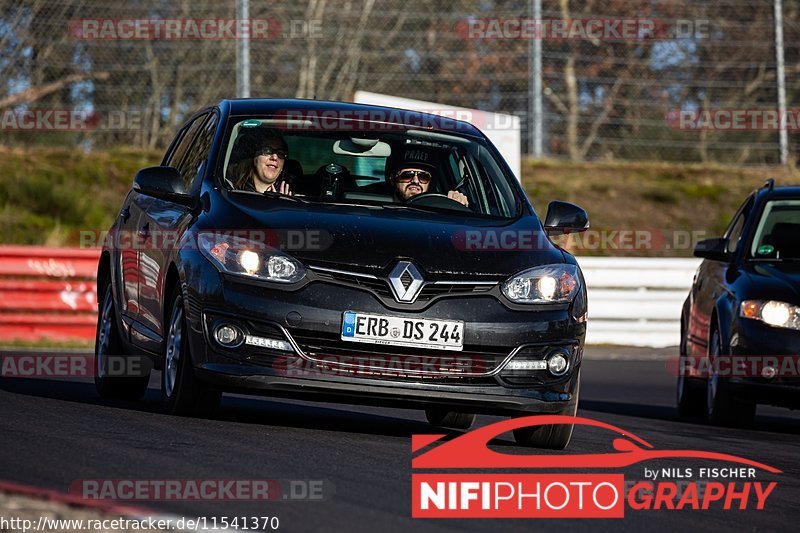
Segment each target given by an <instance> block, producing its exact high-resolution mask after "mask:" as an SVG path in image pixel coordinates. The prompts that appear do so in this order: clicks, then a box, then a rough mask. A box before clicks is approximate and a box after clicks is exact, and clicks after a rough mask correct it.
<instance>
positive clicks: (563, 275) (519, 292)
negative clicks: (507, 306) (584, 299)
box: [501, 264, 581, 304]
mask: <svg viewBox="0 0 800 533" xmlns="http://www.w3.org/2000/svg"><path fill="white" fill-rule="evenodd" d="M580 286H581V284H580V278H579V277H578V267H576V266H575V265H566V264H565V265H546V266H541V267H536V268H531V269H530V270H526V271H524V272H520V273H519V274H517V275H516V276H514V277H513V278H511V279H509V280H507V281H506V282H505V283H503V285H502V286H501V290H502V291H503V294H504V295H505V296H506V298H508V299H509V300H511V301H512V302H516V303H521V304H538V303H568V302H571V301H572V299H573V298H575V295H576V294H578V291H579V290H580Z"/></svg>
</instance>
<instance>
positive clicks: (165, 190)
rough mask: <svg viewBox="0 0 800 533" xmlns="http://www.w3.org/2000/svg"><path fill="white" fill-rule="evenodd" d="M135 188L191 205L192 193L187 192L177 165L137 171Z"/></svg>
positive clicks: (134, 181) (143, 192)
mask: <svg viewBox="0 0 800 533" xmlns="http://www.w3.org/2000/svg"><path fill="white" fill-rule="evenodd" d="M133 190H134V191H136V192H139V193H141V194H146V195H148V196H153V197H155V198H161V199H163V200H170V201H172V202H176V203H179V204H183V205H191V204H192V202H193V198H192V195H191V194H189V193H187V192H186V189H185V187H184V185H183V179H182V178H181V173H180V172H178V169H177V168H175V167H147V168H143V169H141V170H140V171H139V172H137V173H136V177H135V178H134V180H133Z"/></svg>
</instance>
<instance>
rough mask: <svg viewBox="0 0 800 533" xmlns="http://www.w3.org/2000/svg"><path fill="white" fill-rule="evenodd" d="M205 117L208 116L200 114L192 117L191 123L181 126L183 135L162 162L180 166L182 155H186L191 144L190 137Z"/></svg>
mask: <svg viewBox="0 0 800 533" xmlns="http://www.w3.org/2000/svg"><path fill="white" fill-rule="evenodd" d="M206 117H208V115H200V116H199V117H197V118H196V119H194V120H193V121H192V122H191V124H188V125H187V126H186V127H184V128H183V130H182V131H183V136H182V137H181V139H180V141H178V144H177V145H176V146H175V147H174V148H173V149H172V153H171V154H169V156H167V160H166V161H165V162H164V164H165V165H167V166H169V167H180V164H181V161H182V160H183V156H184V155H186V152H187V151H188V150H189V147H190V146H191V145H192V139H194V136H195V134H196V133H197V130H198V129H200V126H202V125H203V122H204V121H205V119H206Z"/></svg>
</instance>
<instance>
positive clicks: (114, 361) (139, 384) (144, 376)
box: [94, 281, 150, 400]
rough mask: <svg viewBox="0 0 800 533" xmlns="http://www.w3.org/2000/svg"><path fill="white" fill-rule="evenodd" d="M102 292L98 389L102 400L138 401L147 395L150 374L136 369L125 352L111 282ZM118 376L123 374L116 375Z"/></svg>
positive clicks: (96, 346) (96, 360)
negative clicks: (133, 372)
mask: <svg viewBox="0 0 800 533" xmlns="http://www.w3.org/2000/svg"><path fill="white" fill-rule="evenodd" d="M101 291H102V292H101V294H102V295H103V300H102V304H101V307H100V312H99V313H98V315H97V332H96V335H95V343H94V386H95V388H96V389H97V393H98V394H99V395H100V396H101V397H102V398H117V399H125V400H138V399H140V398H141V397H142V396H144V393H145V392H147V384H148V382H149V381H150V371H149V369H145V367H143V366H141V365H139V366H137V367H135V368H134V366H133V365H132V364H130V363H131V361H130V360H129V359H128V357H127V356H126V354H124V353H122V343H121V342H120V339H119V328H118V327H117V313H116V309H115V306H114V296H113V294H112V292H111V282H110V281H109V282H107V283H106V284H105V287H104V289H101ZM139 363H141V361H139ZM133 370H137V374H138V375H133V376H132V375H130V374H131V373H132V371H133ZM115 373H122V374H123V375H116V376H115V375H113V374H115ZM126 374H127V375H126Z"/></svg>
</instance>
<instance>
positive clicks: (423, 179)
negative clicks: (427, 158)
mask: <svg viewBox="0 0 800 533" xmlns="http://www.w3.org/2000/svg"><path fill="white" fill-rule="evenodd" d="M414 176H417V178H418V179H419V182H420V183H428V182H429V181H431V178H432V176H431V173H430V172H428V171H427V170H404V171H402V172H398V173H397V177H396V179H397V181H398V182H400V183H408V182H410V181H411V180H413V179H414Z"/></svg>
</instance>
